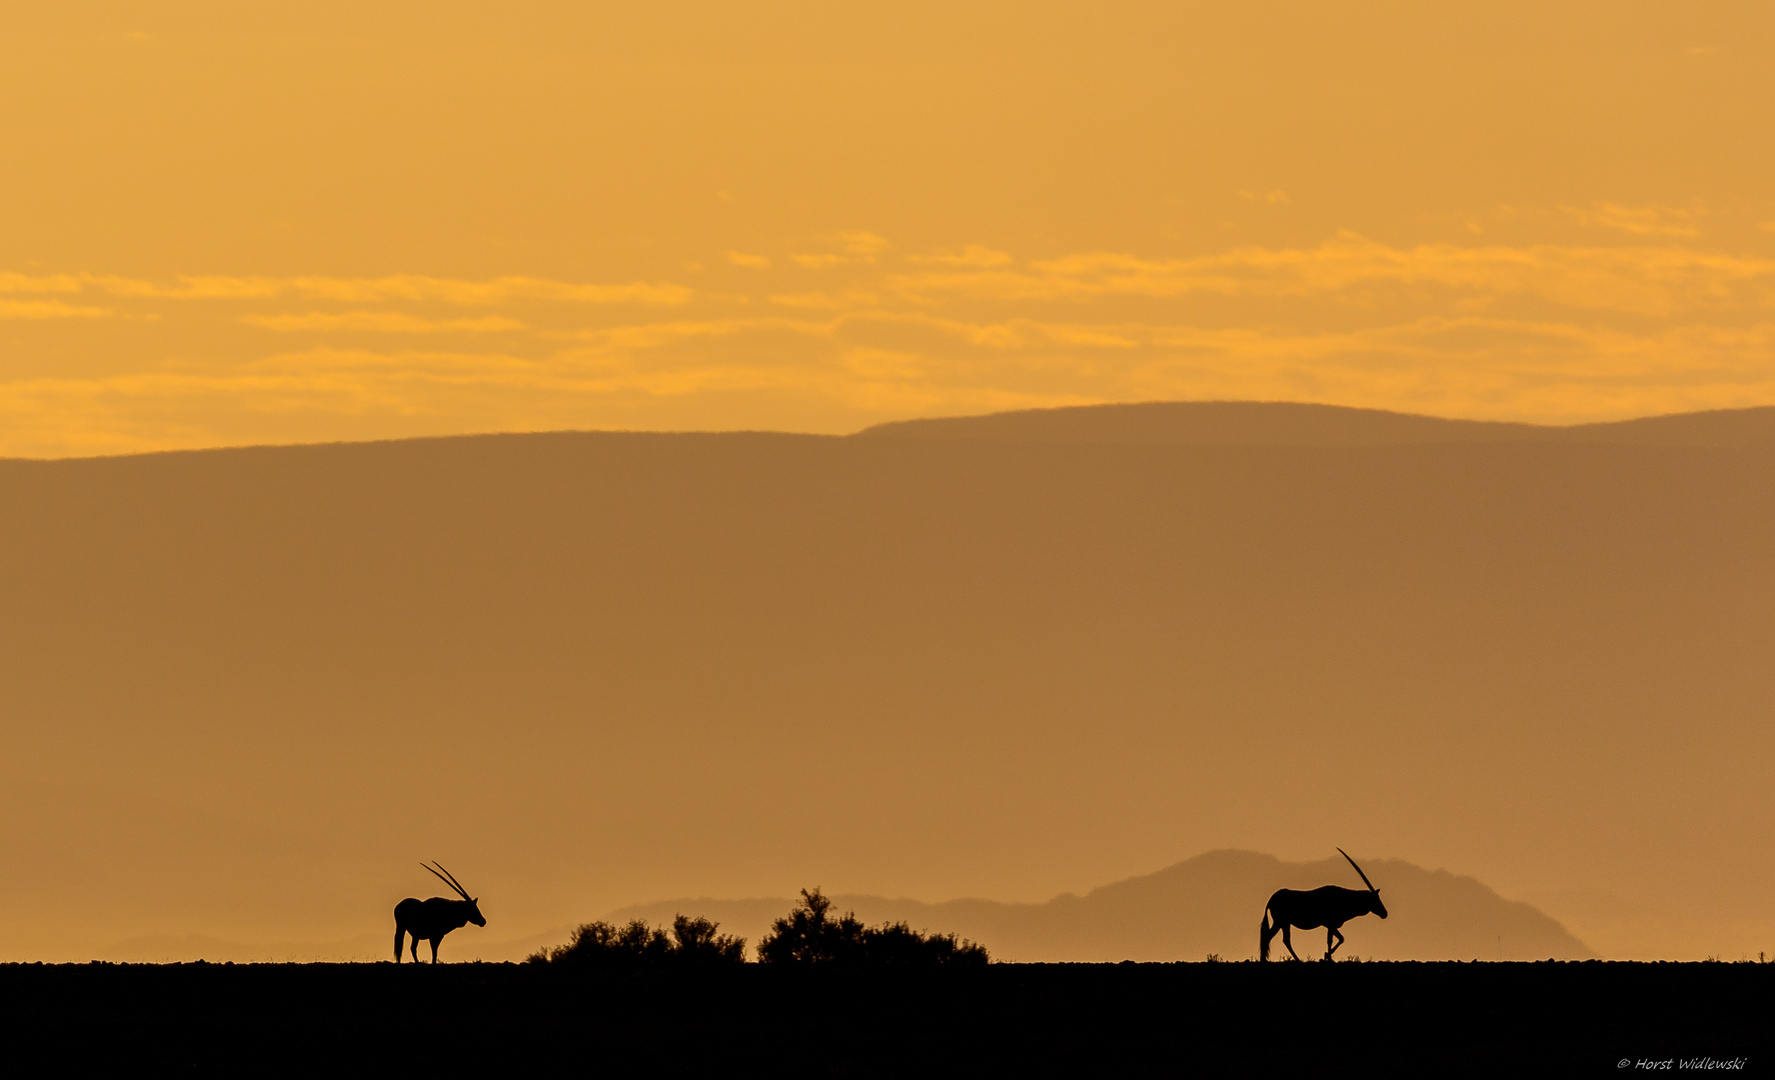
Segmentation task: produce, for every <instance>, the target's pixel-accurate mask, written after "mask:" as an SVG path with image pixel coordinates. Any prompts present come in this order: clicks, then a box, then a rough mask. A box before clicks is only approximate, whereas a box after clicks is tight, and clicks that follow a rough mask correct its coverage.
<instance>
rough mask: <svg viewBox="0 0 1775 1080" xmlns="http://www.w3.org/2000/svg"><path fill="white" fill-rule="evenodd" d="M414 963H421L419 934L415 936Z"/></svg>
mask: <svg viewBox="0 0 1775 1080" xmlns="http://www.w3.org/2000/svg"><path fill="white" fill-rule="evenodd" d="M413 962H414V963H415V964H417V963H418V962H419V935H418V934H417V933H415V934H414V935H413Z"/></svg>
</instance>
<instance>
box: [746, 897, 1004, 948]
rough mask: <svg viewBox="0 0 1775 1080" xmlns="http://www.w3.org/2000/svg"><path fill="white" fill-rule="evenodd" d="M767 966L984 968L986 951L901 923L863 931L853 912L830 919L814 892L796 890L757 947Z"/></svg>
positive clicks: (828, 910)
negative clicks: (791, 905)
mask: <svg viewBox="0 0 1775 1080" xmlns="http://www.w3.org/2000/svg"><path fill="white" fill-rule="evenodd" d="M758 959H759V960H760V961H762V962H764V963H767V964H844V965H849V966H856V967H862V966H874V965H881V964H893V965H901V966H929V965H934V964H959V965H967V964H984V963H986V962H987V959H988V957H987V955H986V950H985V949H984V948H983V947H981V946H979V945H976V944H974V943H973V942H971V941H962V940H959V939H957V938H956V936H955V935H954V934H931V935H928V936H927V935H925V934H922V933H920V932H918V931H916V930H914V929H912V928H911V927H909V926H907V925H906V924H905V923H903V922H899V923H883V924H882V925H880V926H864V925H863V924H862V923H861V922H860V921H858V919H857V916H856V914H855V913H854V912H846V913H845V914H843V915H841V916H838V917H837V918H834V917H833V915H832V901H831V900H830V899H829V898H827V897H826V896H825V895H824V894H822V893H821V892H820V890H819V889H815V890H814V891H812V892H808V891H807V890H806V889H803V890H801V903H800V904H798V905H797V906H796V907H795V910H793V911H791V912H789V914H788V915H786V916H784V917H783V918H781V919H778V920H777V921H776V922H775V923H773V924H772V925H771V931H770V933H768V934H766V935H765V936H764V940H762V941H760V942H759V943H758Z"/></svg>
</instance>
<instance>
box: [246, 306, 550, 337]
mask: <svg viewBox="0 0 1775 1080" xmlns="http://www.w3.org/2000/svg"><path fill="white" fill-rule="evenodd" d="M239 321H240V322H243V323H245V324H246V325H248V326H257V327H259V328H261V329H264V330H276V331H279V332H280V333H303V332H308V333H319V332H324V331H329V330H360V331H369V332H372V333H387V334H458V333H467V334H485V333H493V332H496V331H510V330H522V329H524V324H523V323H521V322H519V321H518V320H516V319H509V318H506V317H505V316H503V315H484V316H482V317H480V318H476V319H424V318H420V317H419V316H417V315H411V314H408V313H406V312H403V311H345V312H328V311H310V312H307V313H306V314H301V315H296V314H284V315H251V314H249V315H242V316H240V319H239Z"/></svg>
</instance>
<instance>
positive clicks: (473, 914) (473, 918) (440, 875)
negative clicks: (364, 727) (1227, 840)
mask: <svg viewBox="0 0 1775 1080" xmlns="http://www.w3.org/2000/svg"><path fill="white" fill-rule="evenodd" d="M1344 858H1346V859H1347V858H1349V856H1348V855H1346V856H1344ZM419 865H420V866H424V867H425V868H426V869H427V870H431V872H432V876H434V877H436V878H437V879H438V880H439V881H442V882H443V883H444V884H446V885H448V886H450V888H451V889H453V890H455V892H456V895H457V896H460V897H462V899H463V901H464V902H465V903H467V904H468V921H469V922H471V923H474V924H475V925H476V926H486V925H487V920H486V919H484V918H482V917H481V902H480V901H479V900H477V899H475V898H474V897H472V896H470V895H469V894H468V890H467V889H465V888H463V887H462V886H461V885H458V884H457V883H456V878H455V877H454V876H452V875H451V873H450V871H448V870H445V869H444V864H443V863H440V862H433V863H432V864H431V866H426V864H425V863H420V864H419ZM432 866H435V867H437V869H436V870H432ZM1356 872H1357V873H1358V874H1360V873H1361V872H1362V871H1360V870H1358V871H1356ZM415 940H417V939H415Z"/></svg>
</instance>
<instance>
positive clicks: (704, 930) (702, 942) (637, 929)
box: [526, 915, 746, 971]
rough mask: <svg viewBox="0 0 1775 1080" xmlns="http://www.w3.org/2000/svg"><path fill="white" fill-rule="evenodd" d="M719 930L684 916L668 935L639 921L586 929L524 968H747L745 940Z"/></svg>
mask: <svg viewBox="0 0 1775 1080" xmlns="http://www.w3.org/2000/svg"><path fill="white" fill-rule="evenodd" d="M720 928H721V924H720V923H713V922H710V921H709V920H707V919H703V918H696V919H692V918H689V917H687V916H684V915H679V916H677V917H676V918H674V919H673V920H672V930H671V933H670V934H668V933H667V932H666V931H665V930H664V929H662V928H659V927H649V926H648V925H647V924H646V923H645V922H643V921H642V920H640V919H635V920H634V921H632V922H630V923H629V924H628V925H627V926H620V927H619V926H616V925H615V924H613V923H607V922H602V921H600V922H592V923H586V924H585V925H584V926H581V927H580V928H579V929H577V930H575V931H573V939H572V940H571V941H569V942H568V943H567V944H565V945H561V946H558V947H556V948H553V949H543V950H541V951H539V952H536V953H532V954H531V955H530V956H529V957H528V958H527V960H526V962H527V963H531V964H558V965H560V966H562V967H585V968H597V969H602V970H613V971H633V970H638V969H641V968H666V967H670V968H685V967H716V966H720V965H723V964H742V963H745V960H746V939H745V938H740V937H732V936H729V935H727V934H722V933H719V932H718V931H719V930H720Z"/></svg>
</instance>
